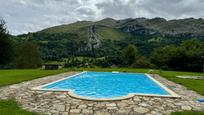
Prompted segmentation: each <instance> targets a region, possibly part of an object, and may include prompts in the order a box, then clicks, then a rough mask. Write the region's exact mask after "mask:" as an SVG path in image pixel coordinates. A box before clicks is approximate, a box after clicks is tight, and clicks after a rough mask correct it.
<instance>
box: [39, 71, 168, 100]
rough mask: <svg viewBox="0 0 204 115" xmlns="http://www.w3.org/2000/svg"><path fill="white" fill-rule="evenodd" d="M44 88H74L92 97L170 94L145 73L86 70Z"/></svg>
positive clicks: (77, 92)
mask: <svg viewBox="0 0 204 115" xmlns="http://www.w3.org/2000/svg"><path fill="white" fill-rule="evenodd" d="M43 89H60V90H63V89H64V90H67V89H71V90H74V93H76V94H77V95H80V96H84V97H91V98H114V97H121V96H126V95H128V94H129V93H140V94H156V95H170V94H169V93H168V92H167V91H166V90H164V89H163V88H162V87H160V86H159V85H158V84H157V83H155V82H154V81H153V80H151V79H150V78H149V77H147V76H146V75H145V74H136V73H112V72H85V73H82V74H79V75H76V76H74V77H70V78H69V77H68V78H67V79H64V80H62V81H58V82H55V83H53V84H50V85H47V86H45V87H43Z"/></svg>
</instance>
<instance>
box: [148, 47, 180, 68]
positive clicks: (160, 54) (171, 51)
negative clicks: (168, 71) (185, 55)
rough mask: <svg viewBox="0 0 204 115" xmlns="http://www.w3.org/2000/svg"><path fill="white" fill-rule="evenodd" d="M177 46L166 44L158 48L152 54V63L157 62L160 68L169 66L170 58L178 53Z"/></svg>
mask: <svg viewBox="0 0 204 115" xmlns="http://www.w3.org/2000/svg"><path fill="white" fill-rule="evenodd" d="M176 52H177V48H176V47H175V46H165V47H162V48H157V49H155V50H154V51H153V53H152V54H151V57H150V60H151V63H153V64H155V65H156V66H157V67H158V68H161V67H164V66H168V64H169V62H170V60H171V59H172V58H173V56H175V55H176Z"/></svg>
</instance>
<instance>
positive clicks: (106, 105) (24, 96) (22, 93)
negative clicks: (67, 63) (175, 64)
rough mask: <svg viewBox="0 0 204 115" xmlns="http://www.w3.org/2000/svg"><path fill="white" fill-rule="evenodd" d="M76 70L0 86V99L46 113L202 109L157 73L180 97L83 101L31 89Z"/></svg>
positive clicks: (162, 113) (116, 114)
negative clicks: (15, 101) (11, 99)
mask: <svg viewBox="0 0 204 115" xmlns="http://www.w3.org/2000/svg"><path fill="white" fill-rule="evenodd" d="M73 74H76V72H68V73H63V74H59V75H54V76H48V77H44V78H39V79H35V80H32V81H27V82H23V83H20V84H14V85H10V86H6V87H1V88H0V99H9V98H15V99H16V100H17V102H18V103H19V104H20V106H21V107H22V108H24V109H26V110H29V111H34V112H38V113H42V114H48V115H76V114H77V115H79V114H81V115H93V114H94V115H138V114H146V115H168V114H170V113H171V112H173V111H182V110H195V111H204V104H202V103H199V102H197V101H196V100H197V99H201V98H204V96H201V95H199V94H197V93H196V92H194V91H191V90H188V89H187V88H185V87H183V86H181V85H178V84H176V83H173V82H171V81H168V80H166V79H165V78H162V77H160V76H158V75H155V76H154V78H155V79H157V80H158V81H160V82H161V83H162V84H164V85H165V86H167V87H168V88H169V89H171V90H173V91H174V92H176V93H177V94H178V95H180V96H181V98H168V97H147V96H134V97H132V98H130V99H126V100H120V101H103V102H100V101H98V102H97V101H86V100H80V99H75V98H72V97H70V96H69V95H68V94H67V92H51V91H33V90H31V88H32V87H36V86H39V85H43V84H46V83H49V82H52V81H55V80H58V79H61V78H64V77H67V76H70V75H73Z"/></svg>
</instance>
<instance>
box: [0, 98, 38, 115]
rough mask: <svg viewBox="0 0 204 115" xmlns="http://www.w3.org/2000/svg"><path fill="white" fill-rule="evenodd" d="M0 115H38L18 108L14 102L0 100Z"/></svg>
mask: <svg viewBox="0 0 204 115" xmlns="http://www.w3.org/2000/svg"><path fill="white" fill-rule="evenodd" d="M0 115H38V114H37V113H32V112H28V111H26V110H23V109H21V108H19V106H18V104H17V103H16V101H15V100H12V99H11V100H0Z"/></svg>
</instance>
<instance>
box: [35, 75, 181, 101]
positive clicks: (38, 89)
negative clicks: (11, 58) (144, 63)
mask: <svg viewBox="0 0 204 115" xmlns="http://www.w3.org/2000/svg"><path fill="white" fill-rule="evenodd" d="M85 72H87V71H83V72H80V73H77V74H75V75H71V76H68V77H65V78H62V79H59V80H56V81H54V82H51V83H48V84H44V85H41V86H38V87H33V88H31V90H37V91H57V92H64V91H67V92H68V95H69V96H70V97H73V98H76V99H82V100H88V101H117V100H124V99H129V98H132V97H134V96H149V97H169V98H180V96H179V95H177V94H176V93H175V92H173V91H172V90H170V89H169V88H167V87H166V86H164V85H163V84H162V83H160V82H159V81H157V80H156V79H154V78H153V77H151V76H150V75H149V74H147V73H144V74H145V75H146V76H147V77H148V78H149V79H151V80H152V81H153V82H155V83H156V84H157V85H159V86H160V87H161V88H162V89H164V90H165V91H167V92H168V93H169V94H170V95H158V94H143V93H129V94H128V95H125V96H121V97H114V98H91V97H86V96H80V95H78V94H76V93H74V90H72V89H45V88H43V87H45V86H48V85H50V84H53V83H56V82H59V81H63V80H65V79H69V78H71V77H75V76H77V75H80V74H83V73H85ZM118 73H119V72H118ZM133 74H135V73H133Z"/></svg>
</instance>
